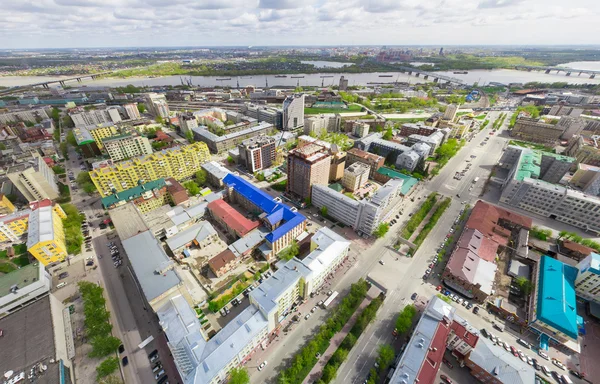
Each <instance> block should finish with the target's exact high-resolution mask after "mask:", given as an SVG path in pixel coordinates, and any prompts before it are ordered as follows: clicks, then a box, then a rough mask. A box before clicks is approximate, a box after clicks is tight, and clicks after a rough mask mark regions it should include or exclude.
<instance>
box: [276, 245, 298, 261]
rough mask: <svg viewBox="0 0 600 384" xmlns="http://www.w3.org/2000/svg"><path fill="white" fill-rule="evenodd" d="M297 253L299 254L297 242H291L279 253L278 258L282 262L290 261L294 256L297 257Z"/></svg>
mask: <svg viewBox="0 0 600 384" xmlns="http://www.w3.org/2000/svg"><path fill="white" fill-rule="evenodd" d="M298 253H300V246H299V245H298V242H297V241H296V240H294V241H292V244H290V245H289V246H288V247H286V248H284V249H283V250H282V251H281V252H280V253H279V258H280V259H282V260H291V259H293V258H294V257H295V256H298Z"/></svg>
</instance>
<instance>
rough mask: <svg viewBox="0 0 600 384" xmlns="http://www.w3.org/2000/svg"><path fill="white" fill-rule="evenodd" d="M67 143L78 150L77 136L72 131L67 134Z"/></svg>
mask: <svg viewBox="0 0 600 384" xmlns="http://www.w3.org/2000/svg"><path fill="white" fill-rule="evenodd" d="M67 143H69V144H71V145H72V146H73V147H75V148H77V139H75V134H74V133H73V130H72V129H71V130H69V132H67Z"/></svg>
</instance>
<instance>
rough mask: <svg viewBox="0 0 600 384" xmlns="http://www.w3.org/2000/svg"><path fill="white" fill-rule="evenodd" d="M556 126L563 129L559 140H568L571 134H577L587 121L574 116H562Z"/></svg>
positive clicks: (571, 136)
mask: <svg viewBox="0 0 600 384" xmlns="http://www.w3.org/2000/svg"><path fill="white" fill-rule="evenodd" d="M557 126H559V127H561V128H562V129H563V133H562V135H561V136H560V138H561V140H570V139H571V138H573V136H576V135H579V134H580V133H581V132H582V131H583V130H584V128H585V127H586V126H587V121H585V120H583V119H580V118H576V117H571V116H562V117H561V118H560V120H559V121H558V124H557Z"/></svg>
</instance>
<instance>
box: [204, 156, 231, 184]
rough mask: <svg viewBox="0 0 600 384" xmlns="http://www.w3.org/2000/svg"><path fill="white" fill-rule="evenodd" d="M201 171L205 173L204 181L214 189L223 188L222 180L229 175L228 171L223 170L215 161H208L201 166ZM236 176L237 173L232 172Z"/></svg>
mask: <svg viewBox="0 0 600 384" xmlns="http://www.w3.org/2000/svg"><path fill="white" fill-rule="evenodd" d="M202 169H204V170H205V171H206V180H207V181H208V182H209V183H210V184H211V185H214V186H215V187H218V188H223V179H224V178H225V176H227V174H228V173H229V169H227V168H225V167H224V166H222V165H221V164H219V163H217V162H216V161H208V162H206V163H204V164H202ZM234 173H236V174H237V172H234Z"/></svg>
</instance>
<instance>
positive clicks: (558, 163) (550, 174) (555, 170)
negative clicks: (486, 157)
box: [500, 145, 576, 184]
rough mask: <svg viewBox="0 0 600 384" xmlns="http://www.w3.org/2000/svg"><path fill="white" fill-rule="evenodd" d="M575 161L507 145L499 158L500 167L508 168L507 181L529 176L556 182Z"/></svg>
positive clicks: (571, 158) (548, 153)
mask: <svg viewBox="0 0 600 384" xmlns="http://www.w3.org/2000/svg"><path fill="white" fill-rule="evenodd" d="M575 162H576V159H575V158H573V157H569V156H563V155H558V154H556V153H552V152H544V151H539V150H534V149H530V148H524V147H517V146H514V145H509V146H508V147H506V150H505V151H504V153H503V154H502V157H501V158H500V164H501V165H500V167H501V168H503V169H508V170H509V173H508V177H507V181H508V180H509V179H511V178H517V179H519V178H520V179H522V178H524V177H530V178H532V179H540V180H543V181H546V182H548V183H554V184H556V183H558V182H560V181H561V180H562V178H563V177H564V176H565V175H566V174H567V173H568V172H569V170H570V169H571V167H572V166H573V165H574V164H575ZM505 184H506V183H505Z"/></svg>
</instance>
